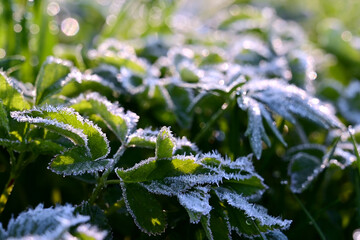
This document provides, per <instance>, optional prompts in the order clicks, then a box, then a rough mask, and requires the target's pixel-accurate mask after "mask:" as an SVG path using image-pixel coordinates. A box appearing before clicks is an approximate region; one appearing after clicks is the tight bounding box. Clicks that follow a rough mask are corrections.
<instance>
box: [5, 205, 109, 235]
mask: <svg viewBox="0 0 360 240" xmlns="http://www.w3.org/2000/svg"><path fill="white" fill-rule="evenodd" d="M74 210H75V208H74V207H73V206H71V205H65V206H56V207H55V208H44V207H43V205H42V204H39V205H38V206H37V207H36V208H35V209H29V210H27V211H26V212H22V213H20V215H19V216H18V217H17V218H15V219H14V218H12V219H11V220H10V221H9V223H8V226H7V229H6V230H4V229H3V227H2V225H0V229H1V230H2V231H1V232H2V235H3V238H2V239H40V240H41V239H43V240H45V239H65V238H70V237H73V233H74V232H73V231H72V230H71V228H72V227H76V226H78V228H77V230H75V233H74V235H75V236H76V235H78V234H81V233H83V232H84V231H82V229H83V228H81V227H80V226H82V225H83V224H84V223H86V222H87V221H88V220H89V219H90V218H89V217H88V216H83V215H79V214H75V213H74ZM79 224H81V225H80V226H79ZM86 226H89V225H88V224H86ZM88 228H89V229H93V231H88V232H85V234H86V235H87V236H88V237H89V238H91V239H97V240H100V239H104V238H105V236H106V235H107V232H104V231H103V232H100V231H94V230H95V229H96V227H95V226H89V227H88ZM100 233H101V234H100Z"/></svg>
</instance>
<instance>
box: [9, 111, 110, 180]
mask: <svg viewBox="0 0 360 240" xmlns="http://www.w3.org/2000/svg"><path fill="white" fill-rule="evenodd" d="M11 117H12V118H14V119H15V120H17V121H19V122H28V123H31V124H34V125H37V126H40V127H44V128H46V129H49V130H50V131H53V132H56V133H58V134H60V135H62V136H64V137H66V138H68V139H70V140H71V141H72V142H73V143H74V144H75V145H76V146H75V147H73V148H70V149H67V150H65V151H63V152H62V153H61V154H59V155H57V156H55V158H54V159H53V160H52V162H51V163H50V168H51V169H52V170H53V171H55V172H57V173H62V174H64V175H69V174H74V175H76V174H81V173H84V172H95V171H99V170H103V169H104V168H105V166H106V164H107V163H108V162H109V161H110V160H108V159H104V158H105V157H106V156H107V155H108V153H109V152H110V147H109V142H108V140H107V138H106V136H105V134H104V133H103V132H102V131H101V129H100V128H99V127H97V126H96V125H94V124H93V123H92V122H91V121H89V120H86V119H84V118H83V117H82V116H80V114H79V113H77V112H75V111H74V110H73V109H71V108H66V107H52V106H45V107H41V108H33V109H32V110H28V111H22V112H21V111H15V112H11Z"/></svg>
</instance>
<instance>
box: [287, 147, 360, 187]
mask: <svg viewBox="0 0 360 240" xmlns="http://www.w3.org/2000/svg"><path fill="white" fill-rule="evenodd" d="M286 155H287V156H286V158H287V159H289V160H290V164H289V167H288V175H289V176H290V180H291V182H290V189H291V191H293V192H295V193H301V192H303V191H304V190H305V189H306V188H307V187H308V186H309V184H311V183H312V182H313V181H314V180H315V178H316V177H317V176H318V175H319V174H320V173H321V172H323V171H324V170H325V169H326V168H327V167H329V166H330V165H335V166H338V167H340V168H341V169H344V168H346V167H347V166H350V165H351V164H352V163H354V162H355V161H356V156H355V155H354V154H353V146H352V144H351V143H348V142H338V143H337V144H336V145H333V146H332V147H331V148H329V149H326V147H325V146H323V145H317V144H303V145H299V146H295V147H292V148H290V149H289V150H288V151H287V153H286Z"/></svg>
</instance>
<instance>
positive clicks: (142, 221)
mask: <svg viewBox="0 0 360 240" xmlns="http://www.w3.org/2000/svg"><path fill="white" fill-rule="evenodd" d="M120 185H121V188H122V191H123V198H124V200H125V204H126V208H127V210H128V212H129V213H130V215H131V216H132V217H133V219H134V222H135V224H136V225H137V226H138V228H139V229H140V230H142V231H143V232H145V233H147V234H149V235H157V234H160V233H162V232H164V231H165V228H166V225H167V223H166V213H165V211H163V209H162V206H161V205H160V203H159V201H158V200H157V199H156V197H155V196H154V195H153V194H151V193H149V192H148V191H147V190H146V189H145V188H143V187H142V186H141V185H140V184H138V183H124V182H123V181H121V182H120Z"/></svg>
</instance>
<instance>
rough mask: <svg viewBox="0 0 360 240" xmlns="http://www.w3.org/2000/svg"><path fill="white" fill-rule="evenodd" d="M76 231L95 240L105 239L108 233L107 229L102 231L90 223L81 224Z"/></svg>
mask: <svg viewBox="0 0 360 240" xmlns="http://www.w3.org/2000/svg"><path fill="white" fill-rule="evenodd" d="M76 233H77V234H79V235H81V236H82V237H85V236H86V237H88V238H90V239H94V240H103V239H105V237H106V236H107V235H108V233H107V231H101V230H99V229H98V228H97V227H96V226H91V225H90V224H81V225H79V226H78V227H77V228H76Z"/></svg>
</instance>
